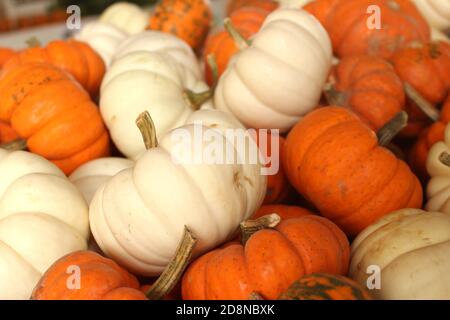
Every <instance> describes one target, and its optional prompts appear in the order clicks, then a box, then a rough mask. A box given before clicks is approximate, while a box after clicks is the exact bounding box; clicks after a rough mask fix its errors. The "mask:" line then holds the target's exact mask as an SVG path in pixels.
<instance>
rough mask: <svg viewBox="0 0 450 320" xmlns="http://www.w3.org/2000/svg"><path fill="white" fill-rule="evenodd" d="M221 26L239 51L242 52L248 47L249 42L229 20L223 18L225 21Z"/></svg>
mask: <svg viewBox="0 0 450 320" xmlns="http://www.w3.org/2000/svg"><path fill="white" fill-rule="evenodd" d="M223 25H224V27H225V30H226V31H227V32H228V34H229V35H230V36H231V38H233V40H234V42H235V44H236V46H237V47H238V48H239V50H244V49H247V48H248V47H250V44H251V43H250V41H249V40H247V39H245V38H244V36H243V35H242V34H241V33H240V32H239V31H238V30H237V29H236V28H235V27H234V25H233V23H232V22H231V19H230V18H225V20H223Z"/></svg>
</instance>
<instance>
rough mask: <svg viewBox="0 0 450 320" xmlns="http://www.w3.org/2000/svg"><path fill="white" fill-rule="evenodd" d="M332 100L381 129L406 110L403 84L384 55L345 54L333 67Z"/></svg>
mask: <svg viewBox="0 0 450 320" xmlns="http://www.w3.org/2000/svg"><path fill="white" fill-rule="evenodd" d="M332 82H335V84H332V83H331V88H330V89H329V90H328V92H327V94H328V98H329V99H328V100H329V103H330V104H333V105H340V106H346V107H348V108H350V109H351V110H352V111H353V112H354V113H356V114H357V115H358V116H360V118H361V119H362V120H363V121H364V122H365V123H366V124H367V125H368V126H369V127H371V128H372V129H374V130H378V129H380V128H381V127H383V126H384V125H385V124H386V123H387V122H389V121H390V120H391V119H392V118H393V117H394V116H395V115H396V114H397V113H399V112H400V111H402V110H403V108H404V104H405V94H404V91H403V84H402V82H401V80H400V79H399V77H398V76H397V75H396V74H395V71H394V69H393V68H392V66H391V65H390V64H389V63H388V62H387V61H386V60H384V59H382V58H379V57H373V56H367V55H355V56H348V57H344V58H343V59H342V60H340V62H339V64H338V65H337V66H336V68H335V70H334V75H333V77H332Z"/></svg>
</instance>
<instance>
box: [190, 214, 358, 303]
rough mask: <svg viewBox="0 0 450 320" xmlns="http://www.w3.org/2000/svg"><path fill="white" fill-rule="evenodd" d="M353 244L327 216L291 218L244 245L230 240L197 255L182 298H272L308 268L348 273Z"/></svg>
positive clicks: (252, 237)
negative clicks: (197, 257) (198, 256)
mask: <svg viewBox="0 0 450 320" xmlns="http://www.w3.org/2000/svg"><path fill="white" fill-rule="evenodd" d="M348 246H349V244H348V240H347V238H346V237H345V235H344V233H343V232H342V231H341V230H340V229H339V228H338V227H337V226H336V225H334V224H333V223H332V222H330V221H329V220H327V219H325V218H322V217H319V216H314V215H305V216H303V217H300V218H294V219H287V220H284V221H282V222H281V223H280V224H279V225H278V226H277V227H276V229H274V230H261V231H259V232H257V233H255V234H254V235H253V236H251V237H250V239H249V240H248V241H247V243H246V245H245V246H243V245H242V244H239V243H229V244H227V245H225V246H224V247H223V248H221V249H217V250H214V251H211V252H209V253H207V254H206V255H204V256H202V257H200V258H199V259H197V260H196V261H194V262H193V263H192V264H191V266H190V267H189V268H188V270H187V272H186V273H185V275H184V277H183V280H182V294H183V299H185V300H247V299H249V298H250V295H251V294H252V293H255V292H256V293H258V294H260V295H261V296H262V297H263V298H264V299H269V300H273V299H276V298H278V296H279V295H280V294H281V293H282V292H284V291H285V290H286V289H287V288H288V287H289V285H291V284H292V282H293V281H295V280H296V279H298V278H299V277H301V276H303V275H305V274H310V273H315V272H326V273H332V274H346V272H347V267H348V259H349V247H348ZM224 277H225V278H224Z"/></svg>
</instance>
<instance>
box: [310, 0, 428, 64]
mask: <svg viewBox="0 0 450 320" xmlns="http://www.w3.org/2000/svg"><path fill="white" fill-rule="evenodd" d="M374 6H376V7H377V8H378V9H379V11H380V12H379V18H380V19H381V21H380V22H381V25H380V29H378V28H377V27H376V25H374V26H373V27H372V28H368V23H369V22H372V23H374V22H375V21H374V18H373V17H371V16H373V14H374V13H373V12H370V13H368V8H373V7H374ZM304 9H305V10H307V11H309V12H310V13H311V14H313V15H314V16H315V17H316V18H317V19H319V21H320V22H321V23H322V25H323V26H324V27H325V29H326V30H327V31H328V33H329V35H330V38H331V41H332V43H333V48H334V52H335V54H336V55H337V56H338V57H339V58H342V57H344V56H348V55H355V54H369V55H377V56H380V57H383V58H389V57H390V56H391V55H392V54H393V53H394V52H395V51H396V49H398V48H401V47H403V46H405V45H407V44H408V43H410V42H412V41H422V42H426V41H428V40H430V28H429V26H428V23H427V22H426V21H425V19H424V18H423V17H422V15H421V14H420V12H419V11H418V10H417V8H416V6H415V5H414V4H413V3H412V2H411V1H410V0H358V1H348V0H316V1H313V2H311V3H309V4H307V5H306V6H305V7H304Z"/></svg>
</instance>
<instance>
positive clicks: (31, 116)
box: [0, 63, 109, 174]
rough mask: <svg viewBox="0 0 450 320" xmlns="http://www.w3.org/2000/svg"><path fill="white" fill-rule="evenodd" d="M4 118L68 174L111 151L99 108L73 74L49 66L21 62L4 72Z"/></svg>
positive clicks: (0, 98) (0, 81) (0, 92)
mask: <svg viewBox="0 0 450 320" xmlns="http://www.w3.org/2000/svg"><path fill="white" fill-rule="evenodd" d="M0 120H2V121H4V122H6V123H9V124H10V125H11V127H12V129H13V130H14V131H16V132H17V134H18V135H19V136H20V138H22V139H26V140H27V146H28V149H29V150H30V151H31V152H33V153H36V154H39V155H41V156H43V157H44V158H46V159H48V160H50V161H52V162H53V163H55V164H56V165H57V166H58V167H59V168H60V169H62V170H63V171H64V173H66V174H70V173H71V172H72V171H74V170H75V169H76V168H77V167H79V166H80V165H82V164H83V163H85V162H88V161H89V160H92V159H96V158H100V157H104V156H107V155H108V153H109V137H108V133H107V132H106V129H105V126H104V124H103V121H102V118H101V116H100V113H99V111H98V108H97V106H96V105H95V104H94V103H93V102H92V101H91V99H90V97H89V95H88V94H87V93H86V92H85V91H84V90H83V89H82V88H81V87H80V86H79V84H78V83H77V82H76V81H75V80H74V79H73V78H72V77H70V76H69V75H68V74H67V73H65V72H63V71H62V70H61V69H59V68H56V67H54V66H52V65H49V64H44V63H28V64H21V65H18V66H17V67H14V68H10V69H8V70H7V72H4V73H2V76H1V78H0Z"/></svg>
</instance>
